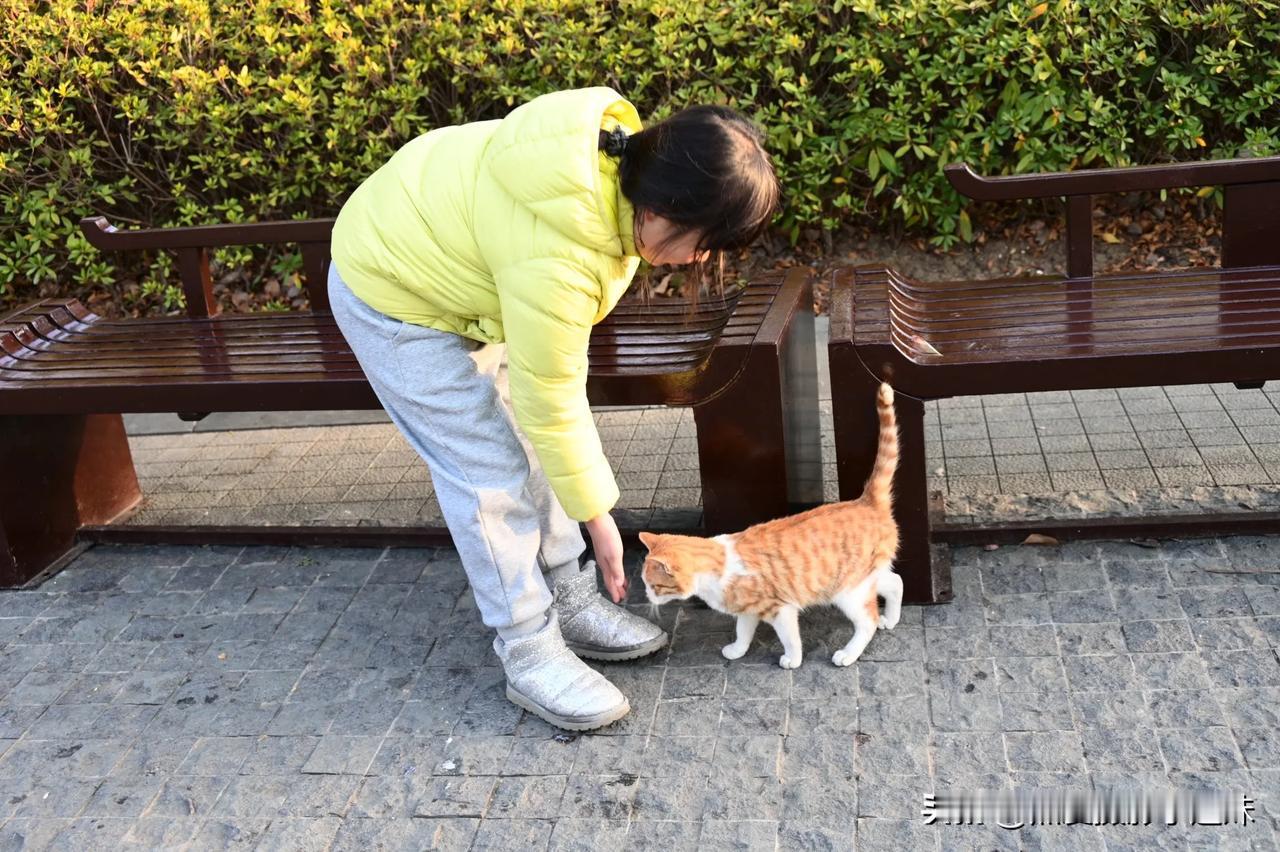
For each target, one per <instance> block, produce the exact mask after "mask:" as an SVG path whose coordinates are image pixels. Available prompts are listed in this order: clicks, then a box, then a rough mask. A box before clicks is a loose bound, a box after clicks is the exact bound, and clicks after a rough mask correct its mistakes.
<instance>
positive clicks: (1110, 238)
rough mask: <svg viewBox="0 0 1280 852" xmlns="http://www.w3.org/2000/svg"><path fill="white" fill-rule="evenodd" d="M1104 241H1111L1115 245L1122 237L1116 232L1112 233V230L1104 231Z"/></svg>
mask: <svg viewBox="0 0 1280 852" xmlns="http://www.w3.org/2000/svg"><path fill="white" fill-rule="evenodd" d="M1102 241H1103V242H1104V243H1111V244H1112V245H1114V244H1115V243H1118V242H1120V238H1119V237H1117V236H1116V235H1115V234H1113V233H1111V232H1110V231H1103V232H1102Z"/></svg>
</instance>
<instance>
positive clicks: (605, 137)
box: [600, 127, 631, 157]
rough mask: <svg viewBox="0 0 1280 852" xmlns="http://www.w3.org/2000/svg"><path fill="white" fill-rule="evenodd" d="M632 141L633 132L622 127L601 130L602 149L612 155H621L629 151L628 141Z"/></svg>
mask: <svg viewBox="0 0 1280 852" xmlns="http://www.w3.org/2000/svg"><path fill="white" fill-rule="evenodd" d="M630 141H631V134H629V133H627V131H625V130H623V129H622V128H621V127H615V128H614V129H613V130H601V131H600V150H601V151H604V152H605V153H606V154H608V155H609V156H610V157H621V156H622V155H623V154H625V153H627V143H628V142H630Z"/></svg>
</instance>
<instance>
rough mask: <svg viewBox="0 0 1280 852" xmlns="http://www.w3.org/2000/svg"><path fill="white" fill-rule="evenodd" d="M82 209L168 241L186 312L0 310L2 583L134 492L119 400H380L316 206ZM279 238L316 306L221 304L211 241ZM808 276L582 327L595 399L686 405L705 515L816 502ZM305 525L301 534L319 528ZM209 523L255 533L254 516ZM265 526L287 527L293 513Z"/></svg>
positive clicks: (184, 407)
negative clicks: (212, 211) (267, 218)
mask: <svg viewBox="0 0 1280 852" xmlns="http://www.w3.org/2000/svg"><path fill="white" fill-rule="evenodd" d="M81 226H82V229H83V231H84V233H85V234H86V235H87V236H88V238H89V240H90V242H91V243H93V245H95V246H97V247H98V248H100V249H103V250H107V251H131V250H157V249H160V250H169V251H173V252H176V253H177V256H178V261H179V269H180V271H181V277H182V285H183V290H184V293H185V295H186V301H187V316H185V317H164V318H159V319H144V320H108V319H103V318H100V317H98V316H95V315H94V314H92V313H91V312H89V311H87V310H86V309H85V308H84V307H83V306H82V305H81V304H79V303H78V302H76V301H75V300H68V299H52V300H44V301H41V302H37V303H35V304H32V305H28V306H26V307H24V308H22V309H20V310H18V311H16V312H14V313H12V314H10V315H9V316H7V317H5V318H3V319H0V471H2V472H3V476H0V482H3V485H0V585H5V586H12V585H15V584H20V583H23V582H25V581H26V580H28V579H29V578H30V577H32V576H33V575H35V574H36V573H38V572H39V571H41V570H44V569H45V568H46V567H47V566H49V565H50V564H51V563H52V562H54V560H57V559H58V558H59V557H60V555H62V554H64V553H65V552H66V551H67V550H68V548H69V547H70V546H71V545H72V543H73V541H74V538H75V536H76V533H77V530H78V529H80V528H83V527H85V526H89V525H104V524H109V523H110V522H111V521H113V520H116V519H118V518H120V517H121V516H122V515H124V514H126V513H128V512H129V511H130V510H131V509H132V508H133V507H134V506H136V505H137V504H138V502H139V501H140V499H141V497H142V495H141V493H140V491H139V488H138V482H137V478H136V477H135V475H134V470H133V464H132V461H131V457H130V452H129V445H128V441H127V439H126V437H125V431H124V426H123V423H122V419H121V416H120V415H121V414H122V413H129V412H176V413H180V414H181V415H182V416H183V417H184V418H186V419H189V420H195V419H199V418H200V417H203V416H204V415H206V414H208V413H211V412H223V411H304V410H321V409H377V408H380V406H379V404H378V401H377V399H376V397H375V396H374V394H373V392H372V390H371V389H370V388H369V385H368V383H367V382H366V380H365V378H364V375H363V373H362V372H361V370H360V367H359V365H358V364H357V363H356V360H355V358H354V356H353V355H352V354H351V351H350V350H349V349H348V347H347V344H346V341H345V340H344V339H343V337H342V334H341V333H340V331H339V330H338V328H337V326H336V324H335V323H334V321H333V318H332V316H331V315H330V314H329V313H328V301H327V297H326V274H327V269H328V262H329V257H328V240H329V234H330V231H331V228H332V220H312V221H296V222H273V223H261V224H252V225H213V226H202V227H191V228H174V229H153V230H135V231H119V230H116V229H115V228H113V227H111V226H110V225H109V224H108V223H107V221H106V220H105V219H102V218H94V219H86V220H85V221H84V222H82V223H81ZM275 243H292V244H297V245H299V246H301V252H302V259H303V269H304V273H305V274H304V285H305V287H306V291H307V294H308V297H309V299H310V302H311V306H312V310H310V311H295V312H288V313H258V314H247V315H231V316H219V315H217V307H216V302H215V300H214V297H213V292H212V285H211V281H210V274H209V266H208V250H209V249H210V248H214V247H219V246H240V245H264V244H275ZM811 289H812V284H811V281H810V280H809V275H808V273H807V271H805V270H801V269H794V270H791V271H789V272H788V273H786V274H776V275H770V276H765V277H762V278H760V279H759V280H758V281H755V282H753V283H752V284H751V285H750V286H748V287H746V288H745V289H742V290H740V291H738V292H735V293H733V294H731V295H729V296H728V297H727V298H725V299H713V300H709V301H705V302H704V303H702V304H701V305H699V306H698V308H697V309H696V311H694V312H693V313H692V314H691V313H690V311H689V309H688V306H687V304H685V303H681V302H668V301H664V300H658V301H655V302H653V303H651V304H650V305H647V306H646V305H643V304H639V303H636V302H631V301H624V302H623V303H622V304H620V305H619V306H618V307H617V309H615V310H614V311H613V313H612V314H611V315H610V316H609V317H608V318H607V319H606V320H605V321H604V322H602V323H601V324H599V325H598V326H597V327H596V329H595V331H594V333H593V335H592V339H591V346H590V370H589V373H588V381H587V385H588V396H589V398H590V399H591V401H592V403H593V404H595V405H613V406H618V405H673V406H692V407H693V410H694V420H695V423H696V426H697V435H698V453H699V459H700V467H701V470H700V473H701V479H702V493H703V524H704V528H705V529H706V531H708V532H711V533H718V532H725V531H729V530H736V529H740V528H741V527H744V526H747V525H749V524H751V523H755V522H758V521H762V520H766V519H769V518H773V517H777V516H780V515H783V514H786V513H787V512H789V511H792V510H793V509H796V508H800V507H804V506H810V505H814V504H816V503H819V502H821V499H822V481H821V475H822V474H821V461H820V459H821V456H820V452H821V451H820V446H821V443H820V438H819V432H818V429H819V426H818V402H817V366H816V352H815V349H814V337H813V334H814V331H813V312H812V309H811V305H812V297H811ZM131 529H132V528H131ZM415 529H419V528H415ZM201 530H202V531H204V532H208V528H201ZM364 531H365V532H368V529H367V528H366V529H365V530H364ZM133 532H134V533H135V534H136V535H141V536H145V535H147V534H148V532H149V531H148V530H147V529H145V528H143V529H141V530H134V531H133ZM150 532H151V533H152V534H154V535H156V536H160V535H161V533H162V532H163V531H160V530H151V531H150ZM294 532H297V533H298V534H299V535H301V531H298V530H295V531H294ZM307 532H308V534H309V535H308V536H307V537H306V539H305V540H307V541H316V540H317V538H316V536H317V535H319V534H320V533H321V532H322V531H318V530H316V529H314V528H308V530H307ZM347 532H349V531H347V530H343V529H333V530H330V531H328V535H327V537H324V538H323V540H328V541H333V540H342V539H343V536H344V535H345V534H347ZM437 532H440V531H439V530H437ZM221 533H222V534H223V538H226V537H227V535H229V536H230V540H235V539H236V537H237V536H240V537H243V538H245V539H253V540H262V539H261V537H260V536H258V535H256V533H261V530H258V529H256V528H238V529H237V528H230V529H229V528H223V529H222V530H221ZM273 533H274V534H275V538H273V539H272V540H288V538H287V536H288V535H289V534H290V531H289V530H283V531H282V530H280V529H279V528H276V529H274V530H273ZM282 535H283V536H286V538H284V539H281V536H282ZM152 540H154V539H152Z"/></svg>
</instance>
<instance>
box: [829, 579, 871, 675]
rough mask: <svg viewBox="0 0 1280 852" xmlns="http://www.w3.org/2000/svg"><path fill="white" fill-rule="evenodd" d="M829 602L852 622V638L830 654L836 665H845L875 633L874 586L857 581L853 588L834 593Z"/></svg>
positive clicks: (858, 655)
mask: <svg viewBox="0 0 1280 852" xmlns="http://www.w3.org/2000/svg"><path fill="white" fill-rule="evenodd" d="M831 602H832V603H833V604H835V605H836V606H837V607H839V609H840V611H841V612H843V613H844V614H845V615H846V616H847V617H848V618H849V620H850V621H852V622H853V638H852V639H850V640H849V641H848V643H847V644H845V646H844V647H843V648H841V649H840V650H838V651H836V652H835V653H834V654H832V655H831V662H833V663H835V664H836V665H837V666H847V665H849V664H850V663H852V662H853V661H854V660H856V659H858V657H860V656H862V652H863V651H865V650H866V648H867V643H868V642H870V641H871V637H873V636H875V635H876V627H877V626H878V625H879V622H880V618H879V616H880V604H879V603H878V602H877V600H876V587H875V586H874V585H870V587H869V584H868V583H865V582H863V583H859V584H858V585H857V586H856V587H855V588H852V589H845V590H844V591H843V592H841V593H840V594H838V595H836V596H835V598H834V599H833V600H832V601H831Z"/></svg>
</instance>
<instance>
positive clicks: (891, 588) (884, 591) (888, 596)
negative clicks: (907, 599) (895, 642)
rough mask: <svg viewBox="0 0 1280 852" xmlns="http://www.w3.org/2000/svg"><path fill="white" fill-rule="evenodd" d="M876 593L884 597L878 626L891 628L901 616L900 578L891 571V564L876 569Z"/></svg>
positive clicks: (885, 628) (895, 625) (896, 624)
mask: <svg viewBox="0 0 1280 852" xmlns="http://www.w3.org/2000/svg"><path fill="white" fill-rule="evenodd" d="M876 594H878V595H879V596H880V597H882V598H884V615H882V616H880V628H881V629H882V630H892V629H893V628H895V627H897V626H898V619H899V618H901V617H902V578H901V577H899V576H898V575H897V574H895V573H893V566H891V565H886V566H885V567H883V568H881V569H880V570H878V571H876Z"/></svg>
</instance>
